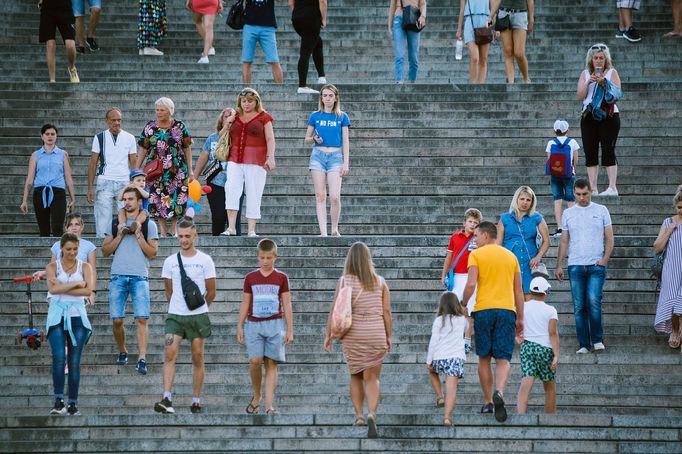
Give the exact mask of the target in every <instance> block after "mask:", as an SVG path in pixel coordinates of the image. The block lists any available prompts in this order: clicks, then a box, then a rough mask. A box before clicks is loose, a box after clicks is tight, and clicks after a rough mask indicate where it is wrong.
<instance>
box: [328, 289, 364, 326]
mask: <svg viewBox="0 0 682 454" xmlns="http://www.w3.org/2000/svg"><path fill="white" fill-rule="evenodd" d="M344 284H345V276H344V277H341V283H340V287H339V292H338V294H337V295H336V299H335V300H334V308H333V309H332V317H331V324H330V325H331V326H330V334H331V336H332V339H341V338H342V337H343V336H345V335H346V333H347V332H348V330H350V327H351V325H352V324H353V304H352V297H353V287H350V286H348V287H346V286H345V285H344ZM360 295H362V289H360V293H358V296H357V298H355V301H357V300H358V298H360Z"/></svg>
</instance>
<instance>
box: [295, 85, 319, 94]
mask: <svg viewBox="0 0 682 454" xmlns="http://www.w3.org/2000/svg"><path fill="white" fill-rule="evenodd" d="M297 93H298V94H299V95H304V94H311V95H312V94H316V93H319V91H317V90H313V89H312V88H310V87H298V90H297Z"/></svg>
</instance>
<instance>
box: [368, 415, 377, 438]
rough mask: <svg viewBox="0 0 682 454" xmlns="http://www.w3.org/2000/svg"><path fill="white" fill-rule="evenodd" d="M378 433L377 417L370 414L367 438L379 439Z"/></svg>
mask: <svg viewBox="0 0 682 454" xmlns="http://www.w3.org/2000/svg"><path fill="white" fill-rule="evenodd" d="M378 437H379V433H378V432H377V417H376V415H374V414H372V413H370V414H368V415H367V438H378Z"/></svg>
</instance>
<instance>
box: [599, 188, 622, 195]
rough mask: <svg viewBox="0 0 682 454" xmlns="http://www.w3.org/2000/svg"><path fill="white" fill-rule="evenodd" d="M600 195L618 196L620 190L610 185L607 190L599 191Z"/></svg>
mask: <svg viewBox="0 0 682 454" xmlns="http://www.w3.org/2000/svg"><path fill="white" fill-rule="evenodd" d="M599 195H602V196H606V197H618V190H616V189H613V188H612V187H609V188H608V189H607V190H606V191H604V192H601V193H599Z"/></svg>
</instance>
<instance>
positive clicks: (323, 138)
mask: <svg viewBox="0 0 682 454" xmlns="http://www.w3.org/2000/svg"><path fill="white" fill-rule="evenodd" d="M348 128H350V120H349V119H348V115H346V114H345V112H342V111H341V106H340V97H339V90H338V89H337V88H336V87H335V86H334V85H331V84H327V85H325V86H324V87H322V90H320V101H319V110H318V111H316V112H313V113H312V114H311V115H310V118H309V119H308V130H307V131H306V133H305V143H306V145H313V152H312V154H311V155H310V162H309V165H308V168H309V169H310V174H311V176H312V178H313V185H314V187H315V200H316V204H317V223H318V224H319V226H320V236H327V189H326V186H328V187H329V204H330V206H331V216H332V236H341V235H340V234H339V217H340V216H341V179H342V177H344V176H346V175H348V162H349V153H350V145H349V139H348Z"/></svg>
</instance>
